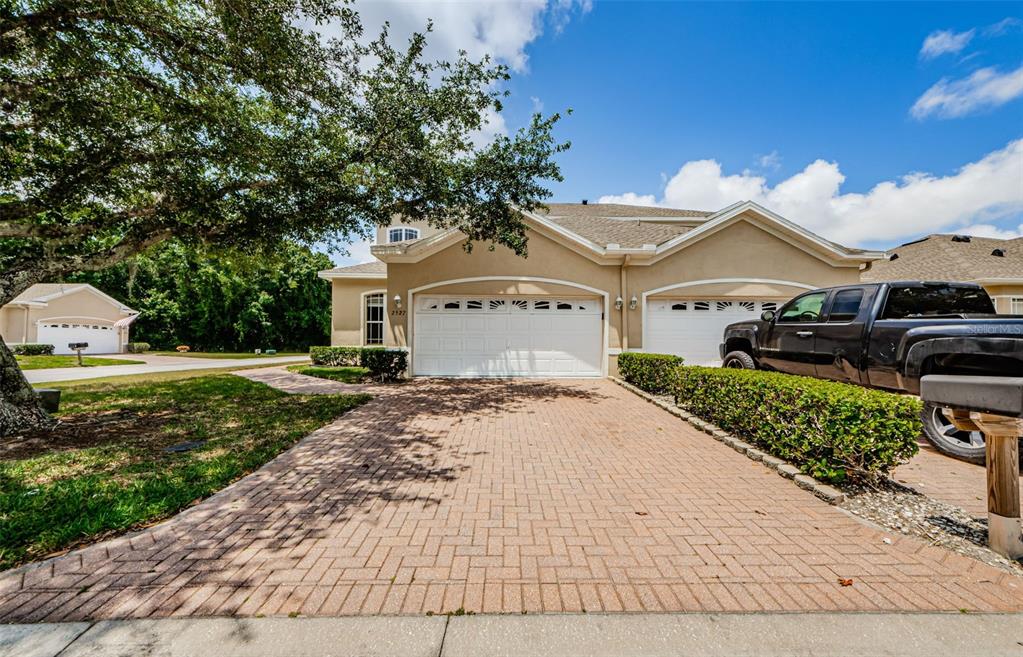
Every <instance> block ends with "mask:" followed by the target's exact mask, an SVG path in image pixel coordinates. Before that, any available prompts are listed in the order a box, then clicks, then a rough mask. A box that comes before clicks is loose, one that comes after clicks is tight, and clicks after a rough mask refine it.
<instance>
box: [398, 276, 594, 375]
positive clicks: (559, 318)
mask: <svg viewBox="0 0 1023 657" xmlns="http://www.w3.org/2000/svg"><path fill="white" fill-rule="evenodd" d="M601 306H602V302H601V300H600V299H595V298H588V299H587V298H560V297H553V296H550V297H513V296H501V297H484V296H429V295H424V296H422V297H416V299H415V308H414V313H415V317H414V327H413V349H412V360H413V363H412V369H413V373H414V374H416V375H421V376H526V377H528V376H535V377H594V376H600V375H601V371H602V367H601V364H602V359H603V344H604V340H603V324H604V322H603V319H602V308H601Z"/></svg>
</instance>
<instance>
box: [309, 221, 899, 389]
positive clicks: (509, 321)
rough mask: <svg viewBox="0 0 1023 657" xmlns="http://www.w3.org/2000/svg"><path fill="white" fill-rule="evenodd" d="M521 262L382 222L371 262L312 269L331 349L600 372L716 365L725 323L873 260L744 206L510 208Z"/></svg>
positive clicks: (852, 276)
mask: <svg viewBox="0 0 1023 657" xmlns="http://www.w3.org/2000/svg"><path fill="white" fill-rule="evenodd" d="M522 214H523V218H524V220H525V223H526V225H527V227H528V238H529V242H528V251H529V253H528V257H525V258H522V257H519V256H517V255H515V253H514V252H512V251H511V250H510V249H507V248H505V247H501V246H499V247H496V249H495V250H490V249H488V248H487V246H486V245H477V248H474V249H473V250H472V252H471V253H467V252H466V251H465V249H464V248H463V243H464V241H465V237H464V235H462V234H461V233H460V232H458V231H457V230H438V229H436V228H433V227H431V226H428V225H425V224H421V223H400V222H394V223H393V224H392V225H391V226H387V227H382V228H380V229H379V230H378V232H377V244H375V245H374V246H373V247H372V248H371V251H372V253H373V255H374V256H375V257H376V258H377V261H376V262H372V263H369V264H360V265H355V266H352V267H339V268H336V269H330V270H326V271H323V272H320V276H321V277H322V278H325V279H327V280H329V281H330V282H331V285H332V288H333V312H332V327H331V329H332V330H331V342H332V344H335V345H381V346H385V347H395V348H404V349H407V350H408V351H409V352H410V359H409V362H410V369H411V374H412V375H434V376H487V375H490V376H601V375H604V374H607V373H608V372H614V371H615V365H616V359H617V354H619V353H621V352H622V351H648V352H668V353H676V354H679V355H680V356H683V357H684V358H685V359H686V361H687V362H688V363H691V364H715V363H717V362H719V358H720V357H719V355H718V344H719V343H720V342H721V331H722V329H723V328H724V326H725V325H727V324H729V323H731V322H735V321H739V320H743V319H748V318H750V317H757V316H759V315H760V313H761V312H763V311H764V310H767V309H774V308H777V307H778V305H779V304H781V303H783V302H784V301H786V300H788V299H790V298H792V297H793V296H795V295H797V294H800V293H801V292H804V291H806V290H810V289H814V288H817V287H821V286H827V285H840V284H846V283H856V282H858V281H859V280H860V275H861V272H862V270H863V269H865V268H867V267H869V266H870V264H871V263H872V262H873V261H875V260H877V259H879V258H882V257H883V256H884V254H883V253H880V252H873V251H863V250H860V249H852V248H847V247H844V246H841V245H839V244H835V243H834V242H830V241H828V240H825V239H823V238H821V237H819V236H817V235H814V234H813V233H811V232H810V231H808V230H806V229H804V228H802V227H800V226H797V225H796V224H794V223H792V222H790V221H787V220H786V219H784V218H783V217H780V216H778V215H777V214H775V213H773V212H771V211H770V210H767V209H765V208H763V207H761V206H759V205H757V204H755V203H752V202H745V203H737V204H735V205H732V206H729V207H727V208H725V209H723V210H720V211H718V212H699V211H691V210H675V209H667V208H654V207H637V206H628V205H606V204H586V203H582V204H562V203H552V204H550V207H549V210H546V211H544V212H542V213H541V212H523V213H522Z"/></svg>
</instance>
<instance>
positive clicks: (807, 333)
mask: <svg viewBox="0 0 1023 657" xmlns="http://www.w3.org/2000/svg"><path fill="white" fill-rule="evenodd" d="M796 335H798V336H799V337H801V338H808V337H810V336H811V335H813V331H796Z"/></svg>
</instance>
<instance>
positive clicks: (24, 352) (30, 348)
mask: <svg viewBox="0 0 1023 657" xmlns="http://www.w3.org/2000/svg"><path fill="white" fill-rule="evenodd" d="M11 351H12V352H13V353H14V355H16V356H52V355H53V345H52V344H36V343H31V342H30V343H28V344H15V345H11Z"/></svg>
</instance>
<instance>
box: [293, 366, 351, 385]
mask: <svg viewBox="0 0 1023 657" xmlns="http://www.w3.org/2000/svg"><path fill="white" fill-rule="evenodd" d="M288 371H289V372H295V373H296V374H305V375H306V376H315V377H319V378H321V379H331V380H332V381H341V382H342V383H361V382H362V381H363V380H364V379H365V378H366V377H367V376H369V370H368V369H366V368H365V367H323V366H320V365H291V366H290V367H288Z"/></svg>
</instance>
